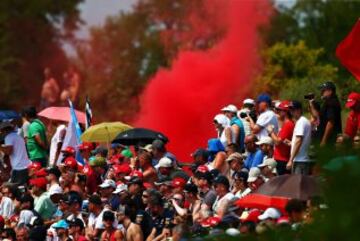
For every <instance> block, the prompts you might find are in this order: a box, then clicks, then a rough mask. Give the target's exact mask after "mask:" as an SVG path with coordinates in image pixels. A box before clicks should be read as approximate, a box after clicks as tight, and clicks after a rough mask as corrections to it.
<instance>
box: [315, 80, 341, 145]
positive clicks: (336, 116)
mask: <svg viewBox="0 0 360 241" xmlns="http://www.w3.org/2000/svg"><path fill="white" fill-rule="evenodd" d="M320 89H321V98H322V99H323V100H324V104H323V105H322V107H321V110H320V124H319V136H320V138H321V140H320V145H321V146H324V145H327V144H330V145H335V142H336V138H337V135H338V134H341V132H342V129H341V105H340V101H339V99H338V97H337V95H336V87H335V85H334V83H333V82H329V81H328V82H325V83H324V84H322V85H321V86H320Z"/></svg>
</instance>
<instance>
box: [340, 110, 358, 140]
mask: <svg viewBox="0 0 360 241" xmlns="http://www.w3.org/2000/svg"><path fill="white" fill-rule="evenodd" d="M359 128H360V112H359V113H357V112H355V111H351V112H350V113H349V116H348V118H347V119H346V126H345V130H344V133H345V134H346V135H348V136H349V137H351V138H354V137H355V136H356V133H357V132H358V130H359Z"/></svg>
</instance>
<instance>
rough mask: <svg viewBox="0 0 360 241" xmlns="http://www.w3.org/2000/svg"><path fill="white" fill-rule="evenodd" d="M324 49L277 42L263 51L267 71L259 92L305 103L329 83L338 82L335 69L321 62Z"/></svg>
mask: <svg viewBox="0 0 360 241" xmlns="http://www.w3.org/2000/svg"><path fill="white" fill-rule="evenodd" d="M323 52H324V50H323V49H310V48H308V47H307V46H306V45H305V43H304V42H303V41H299V42H298V43H296V44H290V45H287V44H285V43H277V44H275V45H274V46H272V47H270V48H268V49H265V50H264V51H263V59H264V70H263V73H262V75H261V76H260V77H259V78H258V80H257V85H256V91H257V92H268V93H270V94H272V95H273V96H274V97H277V98H280V99H297V100H302V99H303V96H304V94H307V93H308V92H311V91H313V92H314V91H315V90H316V89H317V87H318V86H319V85H320V84H321V83H323V82H325V81H326V80H332V79H336V78H335V77H336V68H335V67H334V66H332V65H331V64H323V63H321V62H320V61H319V59H320V57H321V55H322V54H323Z"/></svg>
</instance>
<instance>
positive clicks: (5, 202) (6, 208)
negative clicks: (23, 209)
mask: <svg viewBox="0 0 360 241" xmlns="http://www.w3.org/2000/svg"><path fill="white" fill-rule="evenodd" d="M14 210H15V207H14V204H13V202H12V200H11V199H10V198H8V197H5V196H3V197H2V198H1V202H0V215H1V216H3V217H4V218H7V219H8V218H10V217H11V216H12V215H13V214H14Z"/></svg>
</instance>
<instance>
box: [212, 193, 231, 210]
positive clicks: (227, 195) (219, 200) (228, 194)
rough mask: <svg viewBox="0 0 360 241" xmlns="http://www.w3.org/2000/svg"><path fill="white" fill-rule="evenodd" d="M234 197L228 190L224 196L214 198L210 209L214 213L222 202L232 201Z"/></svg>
mask: <svg viewBox="0 0 360 241" xmlns="http://www.w3.org/2000/svg"><path fill="white" fill-rule="evenodd" d="M235 199H236V197H235V195H234V194H232V193H231V192H228V193H227V194H226V195H225V196H223V197H222V198H219V196H217V197H216V200H215V202H214V204H213V206H212V209H213V211H214V212H215V213H217V211H218V209H219V207H221V206H222V205H223V203H224V202H229V201H230V202H231V201H234V200H235Z"/></svg>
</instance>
